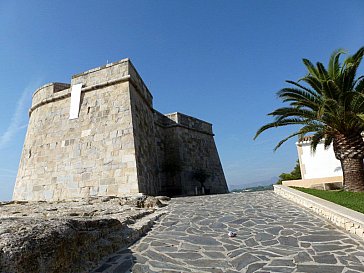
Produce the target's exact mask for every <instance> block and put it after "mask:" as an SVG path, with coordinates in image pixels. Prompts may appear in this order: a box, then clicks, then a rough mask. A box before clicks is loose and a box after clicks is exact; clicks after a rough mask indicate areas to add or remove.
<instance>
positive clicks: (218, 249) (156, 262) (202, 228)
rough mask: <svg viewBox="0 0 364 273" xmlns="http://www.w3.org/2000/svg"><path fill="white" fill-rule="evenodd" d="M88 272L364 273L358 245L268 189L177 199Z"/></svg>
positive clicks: (362, 250) (362, 249) (363, 253)
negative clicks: (149, 226) (143, 233)
mask: <svg viewBox="0 0 364 273" xmlns="http://www.w3.org/2000/svg"><path fill="white" fill-rule="evenodd" d="M229 231H234V232H236V233H237V236H236V237H228V232H229ZM93 272H94V273H98V272H103V273H109V272H112V273H114V272H115V273H116V272H118V273H119V272H120V273H123V272H133V273H142V272H143V273H147V272H166V273H167V272H209V273H215V272H216V273H217V272H226V273H234V272H249V273H251V272H257V273H265V272H309V273H318V272H319V273H325V272H328V273H339V272H342V273H353V272H364V244H363V241H362V240H360V239H359V238H357V237H354V236H352V235H350V234H347V233H345V232H344V231H342V230H340V229H338V228H337V227H335V226H333V225H332V224H330V223H328V222H327V221H325V220H324V219H322V218H320V217H318V216H316V215H314V214H312V213H311V212H310V211H308V210H306V209H304V208H302V207H299V206H298V205H296V204H294V203H292V202H290V201H287V200H285V199H283V198H282V197H280V196H278V195H276V194H274V193H273V192H272V191H264V192H252V193H241V194H225V195H214V196H201V197H183V198H175V199H173V200H172V201H171V202H170V204H169V206H168V208H167V214H166V215H165V216H164V217H163V218H161V219H160V220H159V221H158V222H157V223H156V225H155V226H154V228H153V229H152V230H151V231H150V232H149V233H148V234H147V235H146V236H145V237H143V238H142V239H141V240H139V241H138V242H136V243H135V244H134V245H132V246H131V247H129V248H126V249H121V250H120V251H118V252H116V253H114V254H113V255H111V256H109V257H107V258H106V259H105V260H104V262H103V263H102V264H101V265H100V266H99V267H98V268H96V269H95V270H94V271H93Z"/></svg>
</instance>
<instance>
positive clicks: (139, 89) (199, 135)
mask: <svg viewBox="0 0 364 273" xmlns="http://www.w3.org/2000/svg"><path fill="white" fill-rule="evenodd" d="M79 83H82V93H81V103H80V113H79V118H78V119H74V120H69V108H70V99H71V88H70V86H72V85H75V84H79ZM152 100H153V97H152V95H151V93H150V92H149V90H148V88H147V87H146V86H145V84H144V82H143V80H142V79H141V77H140V76H139V75H138V73H137V71H136V70H135V68H134V66H133V65H132V64H131V62H130V61H129V60H128V59H125V60H121V61H119V62H116V63H112V64H108V65H106V66H103V67H98V68H95V69H92V70H89V71H86V72H83V73H80V74H77V75H74V76H73V77H72V80H71V85H70V84H64V83H51V84H47V85H45V86H43V87H41V88H39V89H38V90H37V91H36V92H35V93H34V95H33V100H32V107H31V109H30V111H29V113H30V119H29V126H28V131H27V134H26V139H25V142H24V148H23V152H22V155H21V160H20V164H19V170H18V176H17V180H16V185H15V188H14V195H13V199H14V200H48V201H56V200H69V199H76V198H84V197H88V196H106V195H114V196H122V195H130V194H136V193H145V194H150V195H157V194H167V195H175V194H189V195H191V194H194V193H195V188H196V187H198V186H199V182H197V181H195V180H194V179H193V174H194V172H196V171H198V170H203V171H205V172H207V173H208V174H209V178H208V179H207V181H206V183H205V187H206V189H208V190H209V191H210V193H225V192H227V186H226V181H225V177H224V173H223V170H222V167H221V164H220V160H219V157H218V153H217V150H216V146H215V143H214V139H213V134H212V126H211V124H209V123H207V122H203V121H201V120H198V119H195V118H192V117H189V116H186V115H183V114H180V113H174V114H170V115H166V116H164V115H162V114H160V113H159V112H157V111H155V110H154V109H153V105H152Z"/></svg>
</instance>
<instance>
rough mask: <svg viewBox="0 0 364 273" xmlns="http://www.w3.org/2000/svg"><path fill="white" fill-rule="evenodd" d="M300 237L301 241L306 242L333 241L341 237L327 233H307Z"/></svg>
mask: <svg viewBox="0 0 364 273" xmlns="http://www.w3.org/2000/svg"><path fill="white" fill-rule="evenodd" d="M298 239H299V240H300V241H306V242H331V241H337V240H338V239H340V238H336V237H333V236H327V235H306V236H301V237H298Z"/></svg>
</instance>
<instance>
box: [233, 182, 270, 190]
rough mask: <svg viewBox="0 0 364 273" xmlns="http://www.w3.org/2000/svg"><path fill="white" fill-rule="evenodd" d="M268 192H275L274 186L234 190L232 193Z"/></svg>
mask: <svg viewBox="0 0 364 273" xmlns="http://www.w3.org/2000/svg"><path fill="white" fill-rule="evenodd" d="M267 190H273V184H270V185H268V186H258V187H250V188H244V189H236V190H232V191H231V192H253V191H267Z"/></svg>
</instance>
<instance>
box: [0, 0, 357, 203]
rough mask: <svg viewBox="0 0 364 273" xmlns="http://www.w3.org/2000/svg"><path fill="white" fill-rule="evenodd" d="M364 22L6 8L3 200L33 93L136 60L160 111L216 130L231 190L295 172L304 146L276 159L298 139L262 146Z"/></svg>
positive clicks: (240, 6)
mask: <svg viewBox="0 0 364 273" xmlns="http://www.w3.org/2000/svg"><path fill="white" fill-rule="evenodd" d="M363 14H364V1H361V0H357V1H354V0H347V1H315V0H305V1H297V0H293V1H281V0H275V1H273V0H271V1H269V0H265V1H263V0H249V1H248V0H245V1H222V0H219V1H214V0H208V1H207V0H204V1H199V0H193V1H192V0H184V1H170V0H165V1H161V0H154V1H152V0H149V1H136V0H133V1H112V0H108V1H96V0H95V1H94V0H88V1H86V0H84V1H81V0H80V1H64V0H62V1H58V0H54V1H49V0H38V1H26V0H24V1H21V0H1V2H0V78H1V85H0V90H1V91H0V92H1V93H0V94H1V99H0V109H1V112H0V113H1V114H0V187H1V188H0V200H7V199H10V198H11V194H12V189H13V185H14V181H15V177H16V173H17V168H18V163H19V158H20V153H21V149H22V145H23V141H24V136H25V133H26V126H27V122H28V115H27V111H28V108H29V106H30V103H31V94H32V92H33V91H34V90H35V89H36V88H37V87H39V86H40V85H42V84H44V83H47V82H54V81H58V82H69V81H70V78H71V76H72V75H73V74H76V73H79V72H82V71H85V70H88V69H91V68H93V67H97V66H101V65H103V64H106V63H107V62H113V61H117V60H120V59H123V58H126V57H129V58H131V59H132V61H133V63H134V65H135V66H136V68H137V70H138V71H139V73H140V74H141V76H142V78H143V79H144V81H145V83H146V84H147V85H148V87H149V89H150V90H151V92H152V94H153V96H154V107H155V108H156V109H157V110H159V111H161V112H163V113H169V112H175V111H179V112H182V113H185V114H188V115H192V116H195V117H198V118H200V119H203V120H206V121H209V122H211V123H213V125H214V132H215V134H216V137H215V140H216V144H217V147H218V150H219V153H220V158H221V161H222V163H223V167H224V171H225V175H226V178H227V181H228V184H230V185H236V184H246V183H251V182H255V181H263V180H269V179H271V178H272V177H275V176H278V175H279V174H280V173H281V172H287V171H290V170H291V169H292V168H293V166H294V164H295V160H296V159H297V152H296V147H295V145H294V142H295V141H294V140H292V141H290V142H288V143H287V144H286V145H284V146H283V147H282V148H281V149H280V150H278V151H277V152H275V153H274V152H273V148H274V146H275V144H276V143H277V142H278V141H279V140H280V139H281V138H283V137H284V136H285V135H287V134H288V132H291V131H292V129H289V128H284V129H277V130H271V131H267V132H266V133H264V134H263V135H261V137H259V138H258V139H257V140H256V141H253V136H254V134H255V132H256V130H257V129H258V128H259V127H260V126H261V125H263V124H264V123H267V122H269V121H270V120H271V119H270V118H269V117H267V116H266V114H267V113H268V112H270V111H272V110H274V109H275V108H277V107H279V106H281V103H280V101H279V100H278V99H277V98H276V92H277V91H278V90H279V89H280V88H283V87H285V86H286V85H285V82H284V81H285V80H287V79H290V80H297V79H299V78H300V77H301V76H303V75H304V74H305V70H304V67H303V65H302V62H301V59H302V58H304V57H305V58H308V59H310V60H312V61H318V60H320V61H324V62H325V63H326V62H327V59H328V57H329V56H330V54H331V52H332V51H333V50H334V49H336V48H339V47H341V48H345V49H347V50H348V51H349V52H351V53H353V52H354V51H356V50H357V49H358V48H359V47H361V46H363V45H364V17H363Z"/></svg>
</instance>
